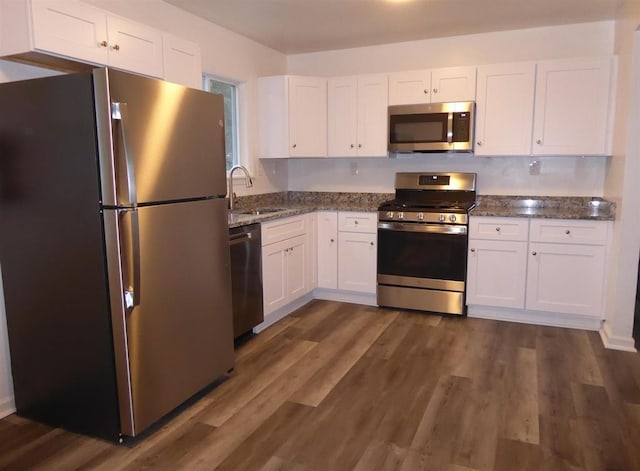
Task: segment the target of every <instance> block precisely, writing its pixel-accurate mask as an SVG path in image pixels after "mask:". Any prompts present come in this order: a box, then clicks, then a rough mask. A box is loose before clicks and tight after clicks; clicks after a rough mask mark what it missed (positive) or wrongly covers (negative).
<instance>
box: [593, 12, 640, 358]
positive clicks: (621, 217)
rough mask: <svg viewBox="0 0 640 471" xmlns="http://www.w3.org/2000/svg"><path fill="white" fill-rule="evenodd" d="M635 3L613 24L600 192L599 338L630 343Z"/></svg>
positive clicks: (639, 247)
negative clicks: (607, 241)
mask: <svg viewBox="0 0 640 471" xmlns="http://www.w3.org/2000/svg"><path fill="white" fill-rule="evenodd" d="M639 25H640V3H638V2H635V1H632V0H628V1H626V2H625V5H624V8H622V9H621V10H620V12H619V15H618V19H617V21H616V27H615V52H616V54H617V55H618V62H619V64H618V90H617V92H618V95H617V103H616V117H615V122H616V127H615V130H616V132H615V134H614V142H613V154H614V155H613V157H612V158H611V159H610V161H609V162H608V165H607V172H606V181H605V196H606V197H607V198H609V199H612V200H614V201H615V202H616V203H617V214H616V222H615V225H614V233H613V240H612V251H611V254H612V264H611V269H610V270H609V276H608V277H607V279H608V290H607V306H606V314H607V318H606V322H605V325H604V328H603V331H602V333H603V338H604V340H605V342H608V343H609V344H611V345H615V346H617V347H619V348H632V346H633V339H632V338H631V333H632V329H633V311H634V307H635V294H636V280H637V270H638V252H639V251H640V218H638V214H639V212H638V201H640V186H639V185H638V180H639V179H640V33H639V32H638V31H637V30H638V27H639Z"/></svg>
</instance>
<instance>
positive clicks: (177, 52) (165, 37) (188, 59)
mask: <svg viewBox="0 0 640 471" xmlns="http://www.w3.org/2000/svg"><path fill="white" fill-rule="evenodd" d="M162 50H163V59H164V79H165V80H168V81H169V82H175V83H180V84H182V85H186V86H188V87H192V88H198V89H199V88H202V57H201V54H200V47H199V46H198V45H197V44H196V43H192V42H191V41H187V40H185V39H182V38H178V37H176V36H173V35H171V34H166V33H163V34H162Z"/></svg>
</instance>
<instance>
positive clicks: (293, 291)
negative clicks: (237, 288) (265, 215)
mask: <svg viewBox="0 0 640 471" xmlns="http://www.w3.org/2000/svg"><path fill="white" fill-rule="evenodd" d="M274 239H277V240H274ZM262 243H263V246H262V285H263V294H262V296H263V303H264V314H265V316H267V315H268V314H270V313H272V312H274V311H276V310H277V309H279V308H281V307H283V306H286V305H287V304H289V303H290V302H291V301H294V300H295V299H297V298H299V297H301V296H303V295H304V294H306V293H307V292H308V289H307V286H308V279H309V275H308V273H307V271H308V267H307V265H308V254H307V233H306V229H305V216H304V215H303V216H293V217H290V218H284V219H279V220H276V221H272V222H268V223H265V224H262Z"/></svg>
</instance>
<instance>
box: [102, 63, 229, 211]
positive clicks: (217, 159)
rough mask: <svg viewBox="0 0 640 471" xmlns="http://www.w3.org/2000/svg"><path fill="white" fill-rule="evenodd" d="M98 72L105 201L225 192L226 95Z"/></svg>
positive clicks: (117, 203)
mask: <svg viewBox="0 0 640 471" xmlns="http://www.w3.org/2000/svg"><path fill="white" fill-rule="evenodd" d="M93 76H94V88H95V100H96V116H97V122H98V135H99V147H100V168H101V180H102V193H103V195H102V197H103V199H102V203H103V204H104V205H106V206H129V205H132V204H135V203H139V204H145V203H153V202H159V201H176V200H183V199H189V198H198V197H203V196H212V195H217V196H222V195H225V194H226V192H227V191H226V172H225V163H224V162H225V152H224V127H223V126H224V104H223V98H222V96H221V95H215V94H212V93H208V92H204V91H201V90H195V89H192V88H188V87H183V86H181V85H178V84H175V83H169V82H163V81H161V80H155V79H151V78H148V77H142V76H140V75H133V74H129V73H126V72H121V71H116V70H111V69H96V70H95V71H94V73H93Z"/></svg>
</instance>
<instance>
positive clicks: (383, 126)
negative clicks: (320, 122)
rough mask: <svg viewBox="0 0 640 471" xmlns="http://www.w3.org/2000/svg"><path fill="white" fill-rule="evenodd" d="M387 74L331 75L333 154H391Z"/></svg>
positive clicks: (330, 143) (330, 144)
mask: <svg viewBox="0 0 640 471" xmlns="http://www.w3.org/2000/svg"><path fill="white" fill-rule="evenodd" d="M387 96H388V79H387V76H386V75H367V76H359V77H345V78H335V79H329V82H328V155H329V157H356V156H360V157H386V156H387Z"/></svg>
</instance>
